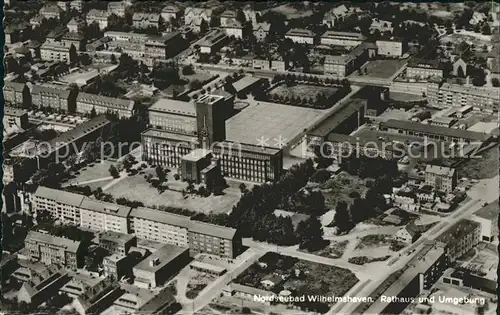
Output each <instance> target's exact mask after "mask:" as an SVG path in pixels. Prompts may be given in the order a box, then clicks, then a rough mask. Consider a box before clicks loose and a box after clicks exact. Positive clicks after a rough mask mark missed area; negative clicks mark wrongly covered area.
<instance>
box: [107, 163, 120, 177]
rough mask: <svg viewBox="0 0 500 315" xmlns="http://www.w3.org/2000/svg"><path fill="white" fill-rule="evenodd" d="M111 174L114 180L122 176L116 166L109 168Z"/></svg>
mask: <svg viewBox="0 0 500 315" xmlns="http://www.w3.org/2000/svg"><path fill="white" fill-rule="evenodd" d="M109 174H110V175H111V176H113V178H118V177H120V174H119V173H118V170H117V169H116V166H114V165H110V166H109Z"/></svg>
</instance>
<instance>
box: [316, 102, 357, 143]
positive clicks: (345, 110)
mask: <svg viewBox="0 0 500 315" xmlns="http://www.w3.org/2000/svg"><path fill="white" fill-rule="evenodd" d="M366 105H367V101H366V100H363V99H359V98H353V99H351V100H350V101H349V102H348V103H346V104H345V105H344V106H343V107H342V108H341V109H339V110H337V111H335V113H333V114H332V115H331V116H330V117H329V118H327V119H325V120H324V121H323V122H322V123H321V124H319V125H318V126H317V127H316V128H314V129H313V130H311V132H309V134H311V135H315V136H320V137H326V136H327V135H328V134H329V133H330V132H332V131H333V130H334V129H335V128H337V127H338V126H339V125H340V124H341V123H343V122H344V121H345V120H346V119H348V118H349V117H350V116H351V115H352V114H354V113H355V112H357V111H358V110H360V109H361V108H362V107H363V106H366Z"/></svg>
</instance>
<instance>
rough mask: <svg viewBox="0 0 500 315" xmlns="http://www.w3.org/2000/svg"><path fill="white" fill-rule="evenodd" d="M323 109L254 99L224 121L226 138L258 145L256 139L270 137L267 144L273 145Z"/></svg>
mask: <svg viewBox="0 0 500 315" xmlns="http://www.w3.org/2000/svg"><path fill="white" fill-rule="evenodd" d="M321 115H324V112H323V111H322V110H317V109H310V108H303V107H296V106H289V105H282V104H275V103H268V102H257V103H253V104H251V105H250V106H248V107H247V108H245V109H244V110H243V111H241V112H240V113H238V114H237V115H236V116H234V117H232V118H230V119H229V120H228V121H227V122H226V134H227V136H226V137H227V139H228V140H229V141H234V142H239V143H247V144H254V145H259V144H260V143H259V141H258V139H261V138H262V137H263V138H264V139H269V140H268V141H267V144H268V146H271V147H276V140H274V139H279V137H280V136H281V139H283V141H284V142H287V140H288V139H292V138H293V137H295V136H297V135H298V134H299V133H301V132H302V131H304V129H305V128H307V127H309V126H310V125H311V124H312V123H313V122H314V121H316V120H317V119H318V117H320V116H321Z"/></svg>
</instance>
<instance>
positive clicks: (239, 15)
mask: <svg viewBox="0 0 500 315" xmlns="http://www.w3.org/2000/svg"><path fill="white" fill-rule="evenodd" d="M236 21H238V22H240V23H241V25H244V24H245V22H246V21H247V19H246V17H245V14H244V13H243V10H241V9H238V11H236Z"/></svg>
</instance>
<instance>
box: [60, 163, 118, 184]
mask: <svg viewBox="0 0 500 315" xmlns="http://www.w3.org/2000/svg"><path fill="white" fill-rule="evenodd" d="M113 164H114V163H113V162H110V161H106V160H104V161H101V162H98V163H92V164H89V165H87V166H85V167H83V168H81V169H80V170H78V171H77V172H75V173H73V174H74V175H75V176H76V177H75V178H72V179H70V180H69V181H68V182H67V183H66V184H65V185H78V186H86V185H89V186H91V185H90V184H91V183H92V184H97V186H96V185H94V186H96V188H97V187H101V186H104V185H105V184H106V182H109V180H110V177H111V175H110V174H109V167H110V166H111V165H113ZM100 179H102V181H101V180H100ZM90 182H91V183H90ZM91 187H92V186H91Z"/></svg>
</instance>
